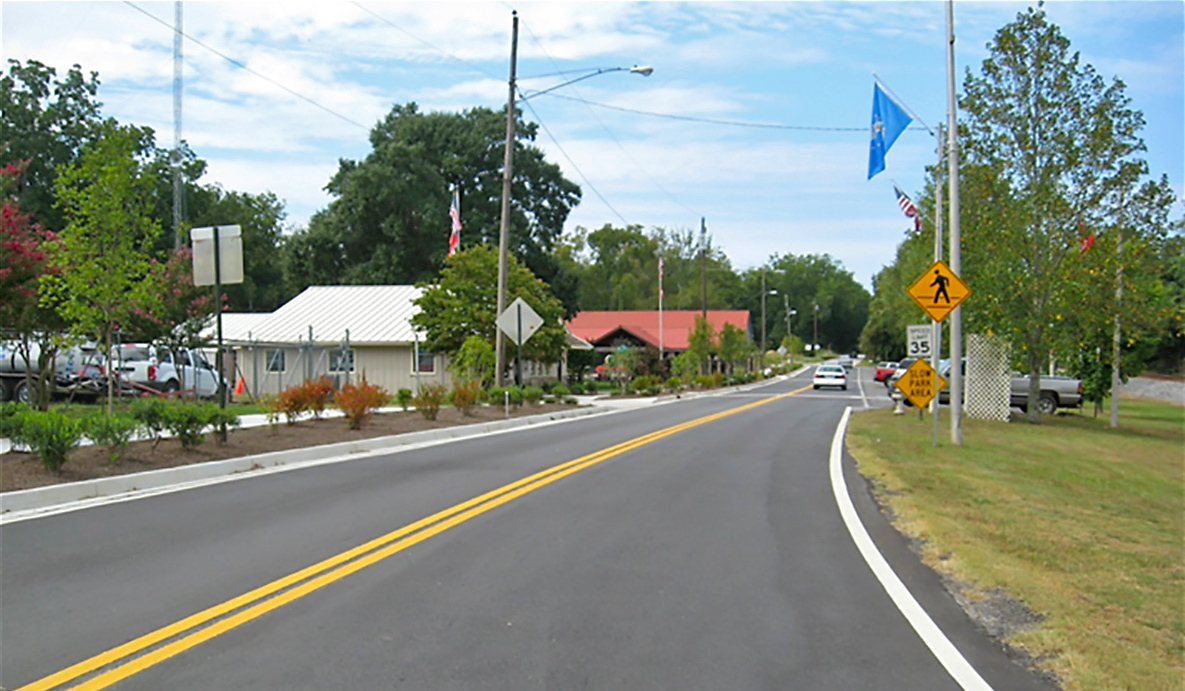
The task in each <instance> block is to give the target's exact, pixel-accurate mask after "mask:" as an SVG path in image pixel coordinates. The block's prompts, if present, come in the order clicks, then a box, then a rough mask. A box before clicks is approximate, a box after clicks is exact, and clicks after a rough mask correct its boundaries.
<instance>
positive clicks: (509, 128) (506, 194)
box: [494, 12, 654, 386]
mask: <svg viewBox="0 0 1185 691" xmlns="http://www.w3.org/2000/svg"><path fill="white" fill-rule="evenodd" d="M511 17H512V26H513V29H512V31H511V38H510V81H509V85H510V94H509V96H508V97H507V99H506V154H505V159H504V163H503V167H502V222H501V224H500V225H499V227H498V312H497V313H498V315H501V314H502V312H503V311H504V310H505V309H506V258H507V255H508V254H509V253H510V195H511V189H510V182H511V179H512V178H513V174H514V95H515V92H516V90H517V88H518V87H517V81H516V78H515V72H516V70H517V65H518V12H511ZM606 72H632V73H634V74H640V75H642V76H643V77H649V76H650V74H651V73H652V72H654V69H653V68H650V67H639V66H637V65H635V66H633V67H601V68H593V69H592V71H590V72H589V73H588V74H585V75H581V76H579V77H577V78H575V79H570V80H568V81H566V82H563V83H561V84H556V85H555V86H553V87H550V88H547V89H544V90H543V91H537V92H535V93H532V94H530V95H525V96H523V100H524V101H525V100H527V99H528V98H534V97H535V96H539V95H540V94H545V93H547V92H549V91H554V90H556V89H558V88H560V87H564V86H568V85H569V84H574V83H576V82H579V81H582V80H585V79H589V78H590V77H595V76H597V75H598V74H605V73H606ZM494 334H495V335H494V352H495V365H494V367H495V384H496V385H497V386H502V385H503V384H504V383H505V377H504V376H503V370H504V369H505V368H506V357H505V355H504V354H503V352H502V351H503V343H504V342H505V341H504V337H503V335H502V329H499V328H495V329H494Z"/></svg>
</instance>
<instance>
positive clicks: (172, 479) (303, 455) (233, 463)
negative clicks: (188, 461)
mask: <svg viewBox="0 0 1185 691" xmlns="http://www.w3.org/2000/svg"><path fill="white" fill-rule="evenodd" d="M623 409H624V408H609V407H601V406H592V407H588V408H577V409H574V410H564V411H559V412H553V413H545V414H542V415H529V416H525V417H518V418H511V419H508V420H498V421H496V422H485V423H479V424H473V425H458V426H455V427H446V428H444V429H436V430H426V431H423V432H411V433H408V434H399V435H393V436H387V437H374V438H371V439H360V440H358V441H351V442H341V443H338V444H325V445H322V446H309V447H305V448H301V449H293V450H290V451H273V452H270V453H265V454H257V455H254V456H243V457H241V458H231V459H227V460H223V461H211V462H209V463H195V464H193V465H188V466H181V467H179V468H163V469H161V470H149V471H145V472H143V473H132V474H129V475H120V476H117V477H107V478H97V479H94V480H82V481H79V482H69V483H63V484H60V485H50V486H48V487H36V488H33V489H25V490H17V491H14V492H4V493H0V514H8V513H13V512H19V511H32V510H37V509H47V508H50V507H54V506H58V505H61V504H69V503H72V502H79V501H84V500H88V499H97V498H103V497H114V496H118V495H126V494H129V493H134V492H143V491H146V490H153V489H160V488H164V487H169V486H173V485H182V484H188V483H194V482H200V481H203V480H212V479H215V478H224V477H227V476H231V475H238V474H243V473H248V472H253V471H258V470H263V469H268V468H276V467H280V466H289V465H299V464H307V463H311V462H313V461H322V462H340V461H345V460H349V459H350V458H357V457H359V456H361V455H363V454H371V453H377V452H382V451H391V450H395V449H399V448H401V447H406V446H412V445H416V444H428V443H438V442H444V441H451V440H457V439H466V438H469V437H476V436H480V435H483V434H489V433H491V432H502V431H507V430H512V429H517V428H521V427H528V426H531V425H539V424H545V423H549V422H557V421H562V420H570V419H575V418H581V417H588V416H591V415H603V414H606V413H613V412H617V411H618V410H623Z"/></svg>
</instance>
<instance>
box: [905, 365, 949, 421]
mask: <svg viewBox="0 0 1185 691" xmlns="http://www.w3.org/2000/svg"><path fill="white" fill-rule="evenodd" d="M945 386H946V380H945V379H943V378H942V377H941V376H938V373H937V372H935V371H934V368H933V367H931V366H930V363H928V362H926V361H925V360H915V361H914V363H913V364H912V365H910V366H909V369H907V370H905V374H903V375H901V377H900V378H898V379H897V383H896V387H897V390H898V391H900V392H901V393H902V394H904V395H905V397H906V398H908V399H909V402H910V403H912V404H913V405H914V407H915V408H917V409H918V410H921V409H922V408H925V407H926V406H928V405H930V401H932V400H933V399H934V397H935V396H937V395H938V392H939V391H941V390H942V389H943V387H945Z"/></svg>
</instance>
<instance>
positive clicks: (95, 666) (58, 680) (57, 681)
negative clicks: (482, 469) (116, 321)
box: [16, 387, 806, 691]
mask: <svg viewBox="0 0 1185 691" xmlns="http://www.w3.org/2000/svg"><path fill="white" fill-rule="evenodd" d="M805 388H806V387H803V388H802V389H798V390H795V391H791V392H790V393H786V394H780V395H777V396H771V397H769V398H764V399H761V400H758V401H755V402H753V403H749V404H746V405H743V406H739V407H736V408H730V409H728V410H725V411H722V412H719V413H714V414H712V415H706V416H704V417H701V418H697V419H695V420H691V421H689V422H684V423H681V424H678V425H674V426H672V427H667V428H666V429H661V430H659V431H657V432H651V433H650V434H645V435H642V436H640V437H636V438H634V439H631V440H629V441H625V442H622V443H620V444H617V445H614V446H610V447H608V448H605V449H601V450H600V451H596V452H594V453H591V454H588V455H587V456H581V457H580V458H577V459H575V460H572V461H568V462H567V463H561V464H559V465H557V466H553V467H551V468H548V469H547V470H544V471H541V472H538V473H535V474H534V475H531V476H529V477H525V478H523V479H521V480H518V481H516V482H512V483H510V484H508V485H504V486H502V487H499V488H498V489H495V490H493V491H491V492H487V493H485V494H483V495H481V496H479V497H475V498H473V499H470V500H469V501H466V502H462V503H460V504H457V505H456V506H453V507H451V508H448V509H445V510H444V511H440V512H439V513H435V514H432V515H431V516H428V517H427V518H423V519H421V520H419V521H416V522H415V523H412V524H410V525H407V526H404V527H402V528H400V529H398V530H395V531H393V532H390V533H387V534H386V535H383V536H381V537H378V538H375V539H374V540H371V541H369V542H366V543H364V544H361V545H359V546H357V547H355V548H353V549H350V550H347V551H345V552H342V553H340V554H337V555H335V556H332V557H330V558H328V559H325V560H323V561H320V562H318V563H316V564H313V565H312V566H309V567H307V568H304V569H301V570H300V571H297V572H295V573H293V574H290V575H288V576H285V577H283V578H280V579H277V580H275V581H272V582H271V583H268V584H266V585H263V586H260V587H259V588H256V589H254V590H252V591H250V592H248V593H245V594H243V595H240V596H238V597H236V598H234V599H231V600H227V601H226V602H223V603H221V604H218V605H215V606H213V607H210V608H208V609H205V610H202V611H201V612H198V613H196V614H193V615H191V616H188V617H186V618H184V619H182V620H180V621H178V622H175V623H173V624H170V625H168V626H165V627H163V628H160V629H157V630H156V631H153V632H151V633H148V634H145V635H143V636H140V637H139V638H136V639H134V640H132V641H129V642H127V643H124V644H123V645H120V646H117V647H115V648H112V649H111V650H108V651H106V652H103V653H100V654H98V655H95V656H94V657H91V658H89V659H86V660H83V661H82V662H79V663H77V664H75V665H71V666H70V667H67V668H66V669H63V670H61V671H60V672H56V673H54V674H51V675H49V676H47V677H44V678H42V679H39V680H37V681H35V682H33V683H31V684H28V685H26V686H22V687H20V688H19V689H17V690H16V691H46V690H48V689H53V688H56V687H58V686H62V685H63V684H66V683H68V682H71V681H74V680H75V679H78V678H79V677H82V676H85V675H89V674H91V673H92V672H95V671H97V670H101V669H103V668H109V669H106V670H105V671H103V672H101V673H99V674H96V675H94V676H92V677H90V678H89V679H87V680H86V681H84V682H82V683H81V684H78V685H76V686H72V687H70V688H71V689H74V690H76V691H96V690H97V689H105V688H107V687H108V686H110V685H112V684H114V683H116V682H118V681H120V680H122V679H126V678H128V677H130V676H132V675H134V674H137V673H139V672H141V671H143V670H145V669H148V668H149V667H152V666H153V665H156V664H158V663H160V662H163V661H165V660H167V659H169V658H171V657H173V656H174V655H177V654H179V653H181V652H184V651H186V650H188V649H190V648H193V647H194V646H197V645H199V644H201V643H203V642H205V641H208V640H210V639H211V638H214V637H215V636H218V635H220V634H223V633H225V632H227V631H230V630H231V629H234V628H236V627H238V626H241V625H243V624H245V623H247V622H249V621H251V620H253V619H256V618H258V617H261V616H263V615H264V614H267V613H268V612H270V611H272V610H274V609H278V608H280V607H283V606H284V605H286V604H288V603H289V602H292V601H294V600H297V599H299V598H301V597H304V596H305V595H308V594H309V593H312V592H314V591H316V590H319V589H321V588H323V587H325V586H327V585H329V584H330V583H333V582H335V581H337V580H340V579H342V578H345V577H346V576H349V575H350V574H352V573H356V572H358V571H361V570H362V569H364V568H366V567H368V566H370V565H372V564H375V563H378V562H380V561H382V560H384V559H386V558H387V557H390V556H392V555H395V554H398V553H399V552H402V551H403V550H405V549H407V548H408V547H411V546H412V545H416V544H418V543H420V542H423V541H424V540H427V539H428V538H430V537H432V536H434V535H438V534H440V533H442V532H444V531H446V530H448V529H449V528H452V527H454V526H457V525H460V524H461V523H464V522H465V521H468V520H470V519H471V518H475V517H477V516H480V515H481V514H483V513H485V512H487V511H489V510H491V509H494V508H497V507H499V506H501V505H503V504H506V503H508V502H511V501H514V500H515V499H517V498H519V497H521V496H523V495H524V494H529V493H530V492H534V491H535V490H537V489H539V488H540V487H544V486H546V485H549V484H551V483H553V482H555V481H557V480H560V479H562V478H565V477H567V476H569V475H572V474H573V473H578V472H580V471H581V470H584V469H585V468H589V467H591V466H594V465H596V464H598V463H600V462H602V461H605V460H608V459H610V458H613V457H614V456H617V455H619V454H623V453H625V452H627V451H631V450H633V449H636V448H638V447H640V446H645V445H646V444H649V443H651V442H655V441H658V440H659V439H663V438H665V437H669V436H671V435H672V434H676V433H678V432H682V431H683V430H686V429H690V428H692V427H697V426H699V425H703V424H706V423H709V422H712V421H714V420H719V419H720V418H723V417H727V416H729V415H734V414H736V413H740V412H744V411H746V410H750V409H752V408H756V407H757V406H761V405H765V404H766V403H770V402H772V401H776V400H778V399H781V398H785V397H786V396H792V395H794V394H796V393H799V392H800V391H803V390H805ZM228 615H229V616H228ZM211 622H212V623H211ZM207 624H208V625H207ZM170 639H173V640H170ZM166 641H168V642H167V643H165V642H166ZM161 643H165V644H164V645H159V644H161ZM125 658H130V659H127V660H126V661H124V662H120V661H121V660H125Z"/></svg>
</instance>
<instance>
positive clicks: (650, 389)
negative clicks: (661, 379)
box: [630, 374, 660, 396]
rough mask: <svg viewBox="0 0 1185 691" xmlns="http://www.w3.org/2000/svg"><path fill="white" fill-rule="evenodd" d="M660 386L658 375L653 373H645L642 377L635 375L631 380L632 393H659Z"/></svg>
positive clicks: (649, 394)
mask: <svg viewBox="0 0 1185 691" xmlns="http://www.w3.org/2000/svg"><path fill="white" fill-rule="evenodd" d="M659 391H660V387H659V385H658V377H656V376H654V375H653V374H644V375H642V376H640V377H634V378H633V380H631V381H630V393H635V394H641V395H643V396H655V395H658V393H659Z"/></svg>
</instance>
